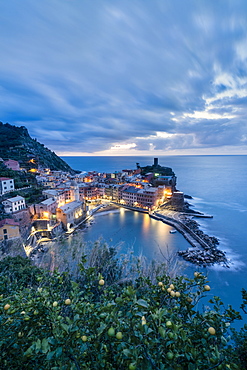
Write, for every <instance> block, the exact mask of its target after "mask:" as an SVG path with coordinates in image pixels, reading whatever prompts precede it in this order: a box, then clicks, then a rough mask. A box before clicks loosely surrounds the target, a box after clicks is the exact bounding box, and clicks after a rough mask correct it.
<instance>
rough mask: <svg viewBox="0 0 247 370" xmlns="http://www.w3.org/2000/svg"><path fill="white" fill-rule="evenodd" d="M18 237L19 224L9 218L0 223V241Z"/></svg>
mask: <svg viewBox="0 0 247 370" xmlns="http://www.w3.org/2000/svg"><path fill="white" fill-rule="evenodd" d="M19 236H20V229H19V223H18V222H16V221H14V220H12V219H11V218H5V219H4V220H2V221H0V241H2V240H9V239H13V238H18V237H19Z"/></svg>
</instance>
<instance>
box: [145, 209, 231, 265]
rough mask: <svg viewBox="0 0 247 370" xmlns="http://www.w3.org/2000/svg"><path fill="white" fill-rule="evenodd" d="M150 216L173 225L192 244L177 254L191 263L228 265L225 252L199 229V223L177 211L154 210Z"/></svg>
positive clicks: (212, 238) (215, 239) (217, 242)
mask: <svg viewBox="0 0 247 370" xmlns="http://www.w3.org/2000/svg"><path fill="white" fill-rule="evenodd" d="M150 217H153V218H155V219H157V220H160V221H163V222H164V223H166V224H168V225H170V226H172V227H174V228H175V229H176V230H177V231H179V232H180V233H181V234H182V235H183V236H184V238H185V239H186V240H187V241H188V242H189V243H190V244H191V245H192V247H193V248H188V249H187V250H185V251H179V252H178V255H179V256H181V257H183V258H184V259H185V260H186V261H189V262H191V263H193V264H196V265H199V266H203V267H207V266H212V265H214V264H222V265H224V266H226V267H229V266H228V261H227V258H226V255H225V252H223V251H221V250H219V249H218V248H217V246H218V245H219V241H218V239H217V238H215V237H214V236H213V237H212V236H208V235H207V234H205V233H204V232H203V231H202V230H200V229H199V224H198V223H197V222H196V221H195V220H192V219H190V218H188V217H186V216H184V215H183V216H182V215H181V214H180V213H179V212H173V213H171V212H167V214H165V212H162V213H158V212H154V213H153V214H152V215H150Z"/></svg>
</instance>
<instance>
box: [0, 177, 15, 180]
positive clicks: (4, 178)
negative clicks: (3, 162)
mask: <svg viewBox="0 0 247 370" xmlns="http://www.w3.org/2000/svg"><path fill="white" fill-rule="evenodd" d="M0 180H1V181H3V180H12V179H10V178H9V177H0Z"/></svg>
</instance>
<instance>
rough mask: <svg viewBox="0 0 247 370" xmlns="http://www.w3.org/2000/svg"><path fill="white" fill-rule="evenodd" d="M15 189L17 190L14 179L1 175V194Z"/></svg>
mask: <svg viewBox="0 0 247 370" xmlns="http://www.w3.org/2000/svg"><path fill="white" fill-rule="evenodd" d="M13 190H15V184H14V180H13V179H9V178H8V177H0V195H2V194H5V193H9V192H10V191H13Z"/></svg>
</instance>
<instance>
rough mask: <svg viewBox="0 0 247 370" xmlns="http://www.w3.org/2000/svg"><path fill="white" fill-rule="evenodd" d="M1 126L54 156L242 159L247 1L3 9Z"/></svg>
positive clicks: (124, 0)
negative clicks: (19, 131)
mask: <svg viewBox="0 0 247 370" xmlns="http://www.w3.org/2000/svg"><path fill="white" fill-rule="evenodd" d="M0 50H1V57H0V121H2V122H3V123H6V122H8V123H10V124H12V125H16V126H25V127H26V128H27V129H28V131H29V134H30V136H31V137H33V138H36V139H37V140H38V141H39V142H41V143H43V144H44V145H45V146H46V147H48V148H49V149H51V150H53V151H55V152H56V153H57V154H58V155H61V156H65V155H71V156H72V155H90V156H91V155H116V156H117V155H152V156H153V155H187V154H199V155H201V154H247V120H246V118H247V1H246V0H217V1H216V0H186V1H185V0H93V1H92V0H39V1H38V0H36V1H34V0H21V1H20V0H8V1H1V3H0Z"/></svg>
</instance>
